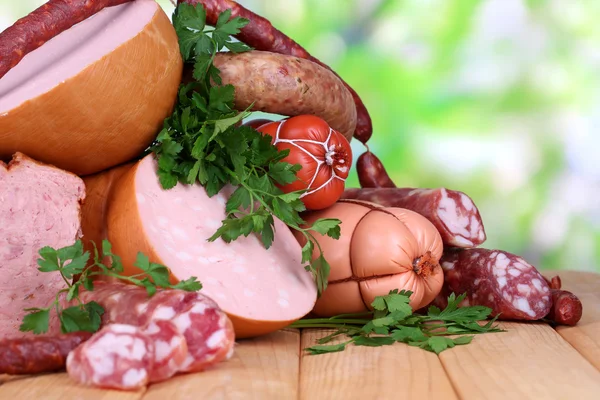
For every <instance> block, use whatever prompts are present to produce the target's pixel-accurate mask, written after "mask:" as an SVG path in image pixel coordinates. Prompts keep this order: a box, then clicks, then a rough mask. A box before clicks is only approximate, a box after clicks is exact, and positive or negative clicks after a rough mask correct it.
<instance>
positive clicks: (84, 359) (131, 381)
mask: <svg viewBox="0 0 600 400" xmlns="http://www.w3.org/2000/svg"><path fill="white" fill-rule="evenodd" d="M154 351H155V350H154V342H153V341H152V340H151V339H150V337H149V336H148V335H146V334H144V333H143V332H142V330H141V329H140V328H139V327H136V326H133V325H126V324H111V325H108V326H105V327H104V328H102V329H101V330H99V331H98V332H96V333H95V334H94V336H93V337H92V338H90V339H89V340H88V341H87V342H85V343H83V344H82V345H81V346H79V347H77V348H76V349H75V350H73V351H72V352H71V353H69V355H68V357H67V373H68V374H69V376H70V377H71V378H72V379H74V380H75V381H77V382H78V383H81V384H84V385H91V386H97V387H102V388H110V389H123V390H133V389H139V388H142V387H144V386H146V385H147V384H148V382H149V381H150V379H149V378H150V373H151V371H152V368H153V367H154Z"/></svg>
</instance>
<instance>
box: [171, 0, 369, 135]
mask: <svg viewBox="0 0 600 400" xmlns="http://www.w3.org/2000/svg"><path fill="white" fill-rule="evenodd" d="M177 3H187V4H202V5H203V6H204V8H205V9H206V21H207V23H208V24H209V25H215V24H216V23H217V19H218V17H219V14H220V13H222V12H223V11H225V10H227V9H231V15H232V16H233V17H236V16H239V17H243V18H246V19H248V20H249V21H250V22H249V23H248V25H246V26H245V27H244V28H242V29H241V32H240V33H239V34H238V35H237V36H236V37H237V38H238V39H239V40H240V41H241V42H243V43H246V44H247V45H249V46H251V47H253V48H255V49H256V50H263V51H270V52H273V53H279V54H286V55H291V56H295V57H299V58H305V59H307V60H310V61H312V62H314V63H317V64H319V65H321V66H322V67H325V68H327V69H329V70H331V71H332V72H333V73H334V74H336V73H335V71H333V70H332V69H331V68H330V67H329V66H327V65H326V64H324V63H322V62H321V61H319V60H318V59H316V58H315V57H313V56H311V55H310V54H309V53H308V51H306V50H305V49H304V48H303V47H302V46H300V45H299V44H298V43H296V42H295V41H293V40H292V39H291V38H289V37H288V36H286V35H285V34H283V33H282V32H281V31H279V30H277V29H276V28H275V27H274V26H273V25H272V24H271V22H269V20H267V19H266V18H263V17H261V16H259V15H256V14H255V13H253V12H252V11H250V10H248V9H246V8H244V7H243V6H241V5H240V4H238V3H236V2H235V1H232V0H178V1H177ZM336 75H337V74H336ZM337 77H338V78H340V79H341V77H340V76H339V75H337ZM342 82H343V83H344V85H345V86H346V88H347V89H348V90H349V91H350V93H351V94H352V98H353V99H354V103H355V106H356V118H357V121H356V129H355V131H354V137H355V138H356V139H358V140H359V141H361V142H362V143H366V142H367V141H368V140H369V138H370V137H371V135H372V134H373V126H372V123H371V117H370V116H369V112H368V111H367V108H366V107H365V105H364V104H363V102H362V100H361V98H360V96H359V95H358V94H357V93H356V92H355V91H354V89H352V88H351V87H350V85H348V84H347V83H346V82H344V81H343V80H342Z"/></svg>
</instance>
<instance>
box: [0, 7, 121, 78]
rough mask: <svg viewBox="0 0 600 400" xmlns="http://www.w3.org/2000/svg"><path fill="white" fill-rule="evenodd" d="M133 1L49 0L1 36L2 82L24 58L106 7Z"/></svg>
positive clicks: (0, 75)
mask: <svg viewBox="0 0 600 400" xmlns="http://www.w3.org/2000/svg"><path fill="white" fill-rule="evenodd" d="M129 1H131V0H50V1H48V2H47V3H46V4H44V5H42V6H41V7H39V8H37V9H36V10H34V11H32V12H31V13H30V14H28V15H26V16H25V17H23V18H21V19H19V20H18V21H17V22H15V23H14V24H13V25H12V26H10V27H8V28H6V29H5V30H4V31H2V32H1V33H0V79H2V77H3V76H4V75H5V74H6V73H7V72H8V71H10V69H11V68H12V67H14V66H15V65H17V64H18V63H19V62H20V61H21V60H22V59H23V57H25V55H27V54H28V53H30V52H32V51H33V50H35V49H37V48H38V47H40V46H41V45H43V44H44V43H46V42H47V41H48V40H50V39H52V38H53V37H55V36H56V35H58V34H60V33H61V32H63V31H66V30H67V29H69V28H70V27H72V26H73V25H75V24H77V23H79V22H81V21H83V20H84V19H87V18H89V17H91V16H92V15H94V14H96V13H97V12H98V11H100V10H102V9H103V8H105V7H111V6H116V5H119V4H123V3H127V2H129Z"/></svg>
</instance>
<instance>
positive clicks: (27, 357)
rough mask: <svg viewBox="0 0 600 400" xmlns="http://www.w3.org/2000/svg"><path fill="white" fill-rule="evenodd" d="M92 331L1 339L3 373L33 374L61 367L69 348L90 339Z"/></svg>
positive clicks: (69, 350) (0, 369)
mask: <svg viewBox="0 0 600 400" xmlns="http://www.w3.org/2000/svg"><path fill="white" fill-rule="evenodd" d="M91 336H92V334H91V333H90V332H75V333H67V334H64V335H58V336H36V337H26V338H19V339H14V338H12V339H2V340H0V354H1V355H2V357H0V374H9V375H29V374H37V373H40V372H53V371H59V370H61V369H63V368H64V367H65V362H66V360H67V356H68V355H69V352H71V351H72V350H74V349H75V348H77V346H79V345H80V344H81V343H83V342H84V341H86V340H88V339H89V338H90V337H91Z"/></svg>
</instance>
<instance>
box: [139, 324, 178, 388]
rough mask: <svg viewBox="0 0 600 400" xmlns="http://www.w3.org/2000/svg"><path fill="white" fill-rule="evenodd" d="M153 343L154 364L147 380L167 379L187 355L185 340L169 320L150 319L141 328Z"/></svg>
mask: <svg viewBox="0 0 600 400" xmlns="http://www.w3.org/2000/svg"><path fill="white" fill-rule="evenodd" d="M143 333H144V334H146V335H147V336H148V337H149V338H150V340H152V342H153V343H154V363H153V364H154V365H153V367H152V370H151V371H150V377H149V382H160V381H164V380H166V379H169V378H170V377H172V376H173V375H175V374H176V373H177V372H179V371H180V370H181V369H182V367H183V364H184V362H185V360H186V358H187V355H188V347H187V341H186V340H185V337H184V336H183V335H182V334H181V333H179V330H178V329H177V327H176V326H175V325H174V324H173V323H172V322H170V321H152V322H150V323H149V324H148V325H147V326H145V327H144V328H143Z"/></svg>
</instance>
